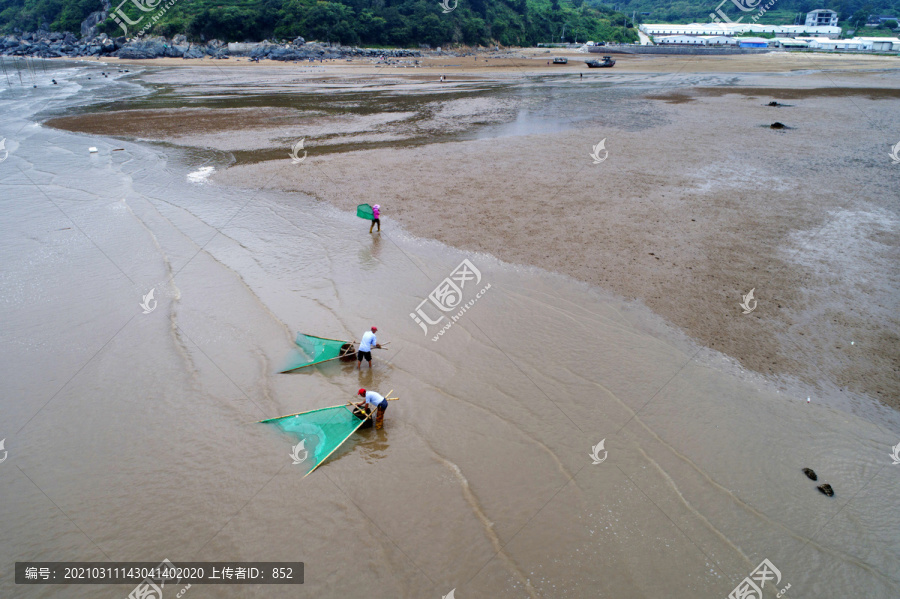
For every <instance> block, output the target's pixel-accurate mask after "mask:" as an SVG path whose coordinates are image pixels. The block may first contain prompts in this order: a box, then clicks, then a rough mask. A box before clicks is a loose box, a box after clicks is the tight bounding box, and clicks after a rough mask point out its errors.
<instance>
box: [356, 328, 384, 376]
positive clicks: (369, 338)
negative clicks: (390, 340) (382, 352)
mask: <svg viewBox="0 0 900 599" xmlns="http://www.w3.org/2000/svg"><path fill="white" fill-rule="evenodd" d="M377 332H378V327H372V330H371V331H366V332H365V333H363V336H362V339H361V340H360V342H359V350H358V351H357V352H356V369H357V370H359V369H360V367H361V366H362V361H363V358H365V359H366V361H367V362H368V363H369V368H372V348H373V347H377V348H379V349H381V344H380V343H378V340H377V339H376V338H375V333H377Z"/></svg>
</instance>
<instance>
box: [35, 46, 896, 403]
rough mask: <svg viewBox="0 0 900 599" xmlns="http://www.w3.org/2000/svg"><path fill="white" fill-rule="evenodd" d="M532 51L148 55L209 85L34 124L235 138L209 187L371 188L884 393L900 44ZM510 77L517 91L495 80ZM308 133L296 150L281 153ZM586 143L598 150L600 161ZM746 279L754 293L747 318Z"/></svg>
mask: <svg viewBox="0 0 900 599" xmlns="http://www.w3.org/2000/svg"><path fill="white" fill-rule="evenodd" d="M545 53H546V51H541V50H525V51H520V52H518V53H516V55H517V56H519V57H518V58H509V57H508V55H509V53H506V54H499V53H497V54H494V55H491V54H485V55H479V56H477V57H474V58H473V57H464V58H437V59H435V58H431V59H423V60H422V63H423V65H424V66H423V67H422V68H420V69H414V70H413V69H407V68H391V67H383V66H373V65H371V64H370V65H360V66H357V65H355V64H347V63H343V64H342V63H341V62H340V61H332V62H326V63H325V65H324V66H318V65H313V66H311V67H307V72H304V65H302V64H300V65H294V66H291V65H281V64H276V65H270V64H265V65H264V66H259V65H256V64H254V63H247V62H245V63H243V64H241V63H234V64H231V63H229V64H225V61H219V63H217V64H216V65H215V66H214V67H210V66H202V67H200V66H197V65H191V66H189V67H181V66H180V65H181V64H183V62H181V63H179V62H178V61H172V60H165V59H164V60H162V61H155V62H161V63H163V64H165V65H166V66H169V65H173V66H174V65H179V66H178V68H176V70H175V71H174V72H173V71H172V70H171V69H166V70H165V71H162V72H158V73H154V72H153V71H151V72H148V73H146V74H145V75H144V76H143V77H144V78H145V79H146V80H147V81H150V82H162V81H163V80H165V81H166V82H167V84H170V85H171V84H176V85H178V84H179V83H180V84H181V85H184V86H185V87H184V88H183V89H182V90H181V91H180V92H179V93H176V94H175V96H176V97H179V96H184V95H186V94H188V93H198V91H199V90H204V89H205V91H206V93H208V94H209V95H214V94H221V95H218V96H217V97H218V98H219V99H218V100H214V101H212V102H206V103H205V104H206V106H205V107H203V108H200V107H197V108H191V107H187V108H178V109H169V108H166V107H165V100H164V98H165V97H166V94H165V93H163V94H162V95H161V96H162V97H161V98H160V100H159V105H158V106H154V107H152V108H147V109H143V110H141V109H137V110H128V111H104V112H102V113H98V114H96V115H90V114H89V115H84V116H79V117H68V118H63V119H56V120H53V121H52V122H51V124H52V125H53V126H56V127H63V128H68V129H71V130H80V131H87V132H93V133H97V134H102V135H124V136H133V137H136V138H142V139H151V140H159V141H165V142H168V143H175V144H179V145H185V146H194V147H203V148H210V149H215V150H220V151H224V152H230V153H232V155H233V156H234V157H235V160H236V164H234V165H232V166H230V168H228V169H227V170H223V171H222V172H218V173H216V174H215V176H214V177H213V180H214V181H217V182H219V183H221V184H227V185H238V186H241V185H243V186H247V187H249V188H251V189H252V188H253V187H254V186H266V187H267V188H274V189H280V190H285V191H296V192H302V193H305V194H309V195H312V196H314V197H316V198H319V199H321V200H325V201H329V202H332V203H334V204H335V205H336V206H338V207H340V208H342V209H344V210H348V211H351V210H353V209H354V207H355V205H356V204H359V203H370V204H375V203H379V202H380V203H381V204H382V205H383V206H384V210H385V215H386V216H385V218H386V222H391V221H394V222H397V223H399V224H400V225H402V226H403V227H404V228H405V229H406V230H409V231H410V232H412V233H414V234H416V235H420V236H422V237H426V238H430V239H437V240H439V241H442V242H444V243H447V244H448V245H451V246H454V247H458V248H462V249H466V250H473V251H482V252H488V253H490V254H492V255H495V256H497V257H499V258H501V259H503V260H505V261H508V262H510V263H514V264H529V265H535V266H538V267H540V268H543V269H546V270H549V271H552V272H559V273H564V274H567V275H570V276H572V277H574V278H576V279H578V280H580V281H585V282H587V283H590V284H592V285H597V286H599V287H601V288H603V289H607V290H610V291H612V292H614V293H616V294H618V295H620V296H622V297H624V298H627V299H634V300H637V301H639V302H641V303H643V304H645V305H647V306H648V307H650V308H651V309H652V310H653V311H654V312H656V313H657V314H660V315H661V316H663V317H664V318H665V319H666V320H668V321H670V322H671V323H672V324H673V325H675V326H676V327H678V328H679V329H681V330H683V331H685V332H687V333H688V334H689V335H690V336H691V337H693V338H694V339H696V340H698V341H699V342H700V343H701V344H703V345H706V346H708V347H710V348H713V349H715V350H718V351H722V352H723V353H725V354H727V355H730V356H733V357H736V358H737V359H738V360H739V361H740V363H741V364H742V365H743V366H744V367H746V368H748V369H751V370H753V371H756V372H760V373H763V374H766V375H774V376H776V377H780V378H781V379H783V381H784V382H785V384H789V383H790V382H792V381H794V380H799V381H801V382H802V383H804V384H806V385H810V386H812V387H813V388H814V389H815V390H816V391H817V392H819V393H821V394H823V395H828V396H829V397H830V398H832V399H834V400H836V401H849V402H851V403H856V401H857V399H858V397H859V396H860V395H867V396H869V397H873V398H876V399H877V400H878V401H881V402H883V403H885V404H887V405H890V406H893V407H897V406H898V405H900V404H898V401H900V400H898V398H900V376H898V373H900V338H898V335H897V330H898V325H900V319H898V317H897V316H896V314H897V308H898V302H897V297H898V296H897V289H898V288H900V278H898V272H897V270H896V268H894V267H893V266H892V265H893V264H896V262H897V259H898V258H900V255H898V249H897V248H898V241H900V240H898V237H897V235H898V233H897V228H896V226H895V225H896V211H895V208H896V199H895V195H896V194H895V193H894V188H895V185H896V178H895V177H896V174H895V173H892V172H891V170H890V169H889V168H888V167H889V166H891V165H890V159H889V157H888V156H887V152H888V151H889V149H890V145H891V143H893V142H891V139H892V138H891V137H889V135H888V132H890V131H896V130H898V127H900V119H898V113H897V111H896V102H897V100H898V99H900V76H898V71H897V61H896V59H894V58H884V57H868V56H859V57H856V56H853V57H847V56H823V55H797V54H784V53H781V54H766V55H743V56H736V57H718V56H717V57H690V56H689V57H658V56H622V55H618V56H617V57H616V59H617V61H618V62H617V64H616V66H615V67H614V68H613V69H591V70H587V69H585V68H584V65H583V64H581V63H580V62H579V61H580V60H582V59H585V58H589V57H590V55H585V54H576V53H571V52H569V53H568V56H569V58H570V64H569V65H565V66H556V65H553V66H551V67H549V68H544V67H543V66H542V65H541V63H540V60H539V59H540V57H541V55H543V54H545ZM556 54H558V52H555V53H554V54H553V55H556ZM564 54H565V53H564ZM525 56H528V57H529V58H523V57H525ZM370 62H371V61H370ZM405 62H411V61H405ZM536 63H537V64H536ZM442 65H447V66H442ZM821 68H827V69H828V71H827V72H822V71H820V70H819V69H821ZM198 69H199V70H198ZM251 69H253V71H252V72H254V75H252V76H248V71H249V70H251ZM316 69H318V70H319V74H318V75H314V74H311V73H309V72H308V71H310V70H312V71H315V70H316ZM410 70H413V71H414V74H412V73H410V74H409V75H407V73H409V72H410ZM296 71H300V72H299V73H298V72H296ZM422 72H427V73H438V72H440V73H441V74H446V75H447V77H448V78H449V80H450V82H449V83H444V84H436V83H435V81H434V80H433V79H431V80H430V81H429V80H428V78H429V77H433V76H434V75H423V74H420V73H422ZM577 72H582V73H583V74H584V75H586V77H587V78H586V79H581V78H579V79H578V80H577V81H576V80H575V79H573V78H572V77H573V76H574V73H577ZM639 73H640V74H644V75H646V76H645V77H641V76H640V75H638V74H639ZM647 76H649V79H648V78H647ZM523 78H527V79H529V83H528V85H533V89H530V90H528V91H527V92H521V91H510V90H516V89H519V90H521V88H522V86H523V82H522V79H523ZM188 79H190V83H189V82H188ZM237 79H240V82H241V83H240V85H239V86H238V85H236V83H235V82H236V80H237ZM532 79H534V81H531V80H532ZM454 81H455V82H456V83H453V82H454ZM257 86H258V87H257ZM578 86H581V87H578ZM262 89H269V90H271V91H272V93H273V94H275V98H278V99H274V98H272V97H265V96H260V95H259V94H262ZM187 90H191V91H190V92H188V91H187ZM200 93H202V92H200ZM543 93H546V94H549V95H550V97H549V98H547V97H542V94H543ZM322 94H327V96H328V97H329V98H328V99H323V98H322V97H321V95H322ZM403 94H409V96H403ZM401 98H402V99H401ZM770 101H777V102H780V103H781V104H787V105H783V106H779V107H768V106H766V104H768V103H769V102H770ZM548 106H550V107H552V108H548ZM773 122H784V124H785V125H787V127H788V129H787V130H781V131H774V130H771V129H770V128H769V125H770V124H771V123H773ZM492 126H493V127H492ZM473 132H474V133H473ZM472 137H474V138H475V139H472ZM479 137H481V139H478V138H479ZM301 138H302V139H304V140H305V149H306V150H307V151H308V152H309V161H308V162H307V163H306V164H304V168H303V169H289V168H284V164H285V162H286V159H287V160H289V158H288V156H287V152H289V150H290V147H291V146H292V144H293V143H294V142H295V141H296V140H298V139H301ZM460 138H462V139H460ZM601 139H604V140H605V146H606V150H607V151H608V152H609V159H608V160H607V161H605V162H604V163H602V164H593V160H592V159H591V158H590V153H591V150H592V148H593V146H594V145H595V144H597V143H598V142H600V140H601ZM363 173H364V176H361V175H362V174H363ZM798 282H801V283H800V284H798ZM751 289H754V290H755V292H754V293H755V298H756V299H757V301H758V302H759V308H758V309H757V310H755V311H754V312H753V313H751V314H749V315H745V314H743V313H742V312H743V311H742V310H741V309H740V307H739V304H740V302H741V301H742V297H743V295H745V294H747V293H748V292H749V291H750V290H751Z"/></svg>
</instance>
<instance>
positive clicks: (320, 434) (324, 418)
mask: <svg viewBox="0 0 900 599" xmlns="http://www.w3.org/2000/svg"><path fill="white" fill-rule="evenodd" d="M263 422H265V423H268V424H274V425H275V426H277V427H278V428H280V429H281V430H282V431H284V432H286V433H290V434H291V435H293V436H295V437H296V438H297V439H299V440H300V442H301V443H302V447H299V448H296V450H295V452H294V454H293V456H296V457H294V459H295V460H297V459H299V460H301V464H302V465H303V466H304V467H307V470H306V474H309V473H310V472H312V471H313V470H315V469H316V468H318V466H319V464H321V463H322V462H324V461H325V460H326V459H328V456H330V455H331V454H332V453H334V450H336V449H337V448H338V447H340V446H341V444H342V443H343V442H344V441H346V440H347V439H348V438H349V437H350V435H352V434H353V433H354V432H356V429H358V428H359V427H361V426H362V425H363V424H365V423H366V421H365V420H362V419H361V418H358V417H356V416H354V415H353V412H352V411H351V409H350V407H349V406H332V407H330V408H321V409H319V410H312V411H310V412H304V413H302V414H295V415H293V416H282V417H280V418H272V419H271V420H263ZM293 456H292V457H293ZM304 476H305V475H304Z"/></svg>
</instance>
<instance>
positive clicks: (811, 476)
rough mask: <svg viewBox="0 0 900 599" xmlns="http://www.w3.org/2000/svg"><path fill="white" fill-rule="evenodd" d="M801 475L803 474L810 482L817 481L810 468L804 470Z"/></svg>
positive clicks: (817, 478)
mask: <svg viewBox="0 0 900 599" xmlns="http://www.w3.org/2000/svg"><path fill="white" fill-rule="evenodd" d="M803 474H805V475H806V476H807V477H808V478H809V479H810V480H819V477H818V476H816V473H815V471H814V470H813V469H812V468H804V469H803Z"/></svg>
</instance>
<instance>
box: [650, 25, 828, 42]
mask: <svg viewBox="0 0 900 599" xmlns="http://www.w3.org/2000/svg"><path fill="white" fill-rule="evenodd" d="M640 30H641V31H643V32H644V33H646V34H647V35H652V36H654V37H655V36H664V35H716V36H718V35H730V36H734V35H740V34H742V33H771V34H774V35H775V36H776V37H796V36H799V35H815V36H821V37H829V38H832V39H837V37H838V36H839V35H840V34H841V28H840V27H826V26H821V27H807V26H806V25H760V24H757V23H691V24H689V25H671V24H666V23H644V24H642V25H641V26H640Z"/></svg>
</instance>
